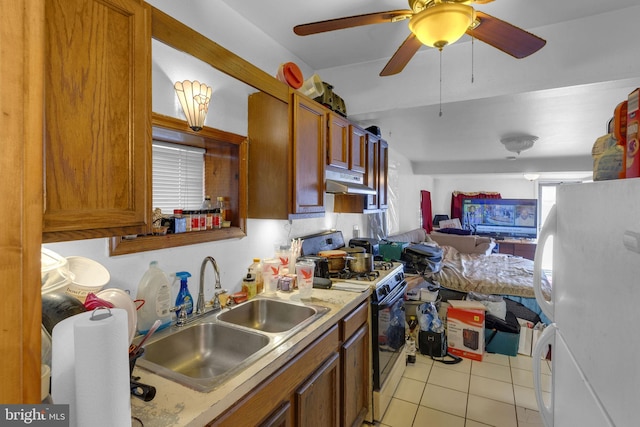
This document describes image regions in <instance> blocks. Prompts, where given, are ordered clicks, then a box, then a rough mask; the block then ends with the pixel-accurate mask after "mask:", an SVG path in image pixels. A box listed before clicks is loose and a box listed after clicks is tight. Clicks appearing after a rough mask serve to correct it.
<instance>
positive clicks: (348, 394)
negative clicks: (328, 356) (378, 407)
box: [340, 323, 371, 427]
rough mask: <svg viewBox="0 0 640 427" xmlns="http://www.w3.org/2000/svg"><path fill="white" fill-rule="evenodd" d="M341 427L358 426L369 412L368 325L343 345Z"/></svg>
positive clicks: (363, 326)
mask: <svg viewBox="0 0 640 427" xmlns="http://www.w3.org/2000/svg"><path fill="white" fill-rule="evenodd" d="M340 361H341V365H342V411H341V416H342V418H341V420H340V421H341V425H342V426H343V427H345V426H360V425H362V421H363V419H364V417H365V416H366V414H367V411H368V410H369V401H370V399H369V378H370V377H371V375H370V372H369V325H368V324H366V323H365V324H364V325H362V326H361V327H360V329H358V330H357V331H356V332H355V333H354V334H353V335H352V336H351V338H349V339H348V340H347V341H346V342H345V343H344V344H343V345H342V349H341V354H340Z"/></svg>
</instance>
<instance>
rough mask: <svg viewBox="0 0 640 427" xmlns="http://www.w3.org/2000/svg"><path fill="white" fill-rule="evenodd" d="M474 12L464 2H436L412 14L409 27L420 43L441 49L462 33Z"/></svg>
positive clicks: (472, 18) (454, 40) (470, 21)
mask: <svg viewBox="0 0 640 427" xmlns="http://www.w3.org/2000/svg"><path fill="white" fill-rule="evenodd" d="M475 14H476V13H475V10H473V7H471V6H468V5H466V4H458V3H440V2H437V3H435V4H434V5H433V6H429V7H427V8H425V9H424V10H423V11H422V12H420V13H416V14H415V15H413V16H412V17H411V20H410V21H409V29H410V30H411V32H412V33H413V34H415V36H416V37H417V38H418V40H420V42H421V43H422V44H425V45H427V46H431V47H435V48H437V49H439V50H442V48H443V47H445V46H446V45H449V44H452V43H454V42H456V41H457V40H458V39H460V37H462V36H463V35H464V33H465V32H466V31H467V28H469V26H470V25H471V24H472V23H473V21H474V19H475Z"/></svg>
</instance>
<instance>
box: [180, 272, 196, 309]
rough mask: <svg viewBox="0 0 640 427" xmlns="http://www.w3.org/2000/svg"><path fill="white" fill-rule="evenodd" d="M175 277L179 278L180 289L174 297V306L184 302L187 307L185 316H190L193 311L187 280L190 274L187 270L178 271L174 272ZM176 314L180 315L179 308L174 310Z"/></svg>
mask: <svg viewBox="0 0 640 427" xmlns="http://www.w3.org/2000/svg"><path fill="white" fill-rule="evenodd" d="M176 277H179V278H180V290H179V291H178V297H177V298H176V307H177V306H180V305H182V304H184V305H185V306H186V307H187V308H186V310H187V316H190V315H191V313H193V298H192V297H191V293H189V286H188V284H187V280H188V279H189V277H191V274H190V273H189V272H188V271H179V272H177V273H176ZM176 316H178V317H180V310H176Z"/></svg>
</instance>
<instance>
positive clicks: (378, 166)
mask: <svg viewBox="0 0 640 427" xmlns="http://www.w3.org/2000/svg"><path fill="white" fill-rule="evenodd" d="M364 133H365V137H366V142H365V167H364V184H365V185H367V186H368V187H370V188H373V189H374V190H375V192H376V193H375V194H372V195H345V194H336V195H335V196H334V210H335V211H336V212H342V213H371V212H377V211H380V210H384V209H387V208H388V207H389V192H388V183H387V177H388V174H389V144H387V142H386V141H385V140H383V139H381V138H380V137H378V136H376V135H374V134H372V133H371V132H368V131H364Z"/></svg>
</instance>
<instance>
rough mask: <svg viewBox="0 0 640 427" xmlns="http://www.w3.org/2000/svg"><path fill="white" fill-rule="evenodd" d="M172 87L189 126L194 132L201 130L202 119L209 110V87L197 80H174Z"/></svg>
mask: <svg viewBox="0 0 640 427" xmlns="http://www.w3.org/2000/svg"><path fill="white" fill-rule="evenodd" d="M173 87H174V89H175V90H176V95H178V99H179V100H180V105H182V110H183V111H184V115H185V116H186V117H187V123H188V124H189V127H190V128H191V129H193V130H194V131H196V132H197V131H199V130H201V129H202V127H203V126H204V119H205V117H207V113H208V112H209V101H210V100H211V88H210V87H209V86H207V85H206V84H204V83H200V82H199V81H197V80H196V81H193V82H191V81H189V80H185V81H183V82H176V83H175V85H174V86H173Z"/></svg>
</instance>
